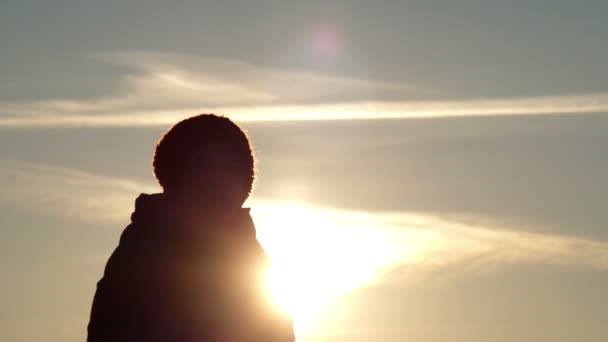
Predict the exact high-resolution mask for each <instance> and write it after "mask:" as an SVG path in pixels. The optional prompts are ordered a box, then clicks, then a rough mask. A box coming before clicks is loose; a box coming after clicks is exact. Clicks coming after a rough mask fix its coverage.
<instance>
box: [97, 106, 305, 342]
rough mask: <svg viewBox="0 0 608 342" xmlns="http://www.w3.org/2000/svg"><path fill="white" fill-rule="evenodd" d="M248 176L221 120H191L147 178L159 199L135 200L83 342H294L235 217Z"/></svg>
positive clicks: (243, 222) (244, 159) (173, 135)
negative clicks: (156, 188) (159, 190)
mask: <svg viewBox="0 0 608 342" xmlns="http://www.w3.org/2000/svg"><path fill="white" fill-rule="evenodd" d="M253 166H254V160H253V156H252V152H251V148H250V146H249V142H248V140H247V137H246V136H245V134H244V133H243V132H242V131H241V130H240V129H239V128H238V126H236V125H235V124H234V123H232V122H231V121H230V120H228V119H227V118H223V117H218V116H214V115H200V116H197V117H193V118H190V119H187V120H184V121H182V122H180V123H178V124H177V125H176V126H174V127H173V128H172V129H171V130H170V131H169V132H168V133H167V134H166V135H165V136H164V137H163V139H162V140H161V142H160V143H159V144H158V146H157V148H156V154H155V157H154V172H155V175H156V177H157V179H158V180H159V183H160V184H161V186H162V187H163V190H164V191H163V193H159V194H153V195H147V194H142V195H140V196H139V197H138V198H137V200H136V205H135V211H134V212H133V214H132V216H131V220H132V222H131V224H130V225H129V226H128V227H127V228H126V229H125V231H124V232H123V234H122V236H121V239H120V243H119V246H118V247H117V248H116V250H115V251H114V253H113V254H112V256H111V257H110V259H109V260H108V263H107V265H106V269H105V273H104V276H103V278H102V279H101V280H100V281H99V283H98V286H97V292H96V294H95V298H94V301H93V307H92V310H91V319H90V322H89V329H88V342H103V341H234V342H239V341H270V342H272V341H276V342H288V341H289V342H291V341H294V340H295V337H294V332H293V326H292V324H291V322H290V321H289V320H288V319H286V318H285V317H282V316H281V315H280V314H279V313H278V312H275V311H274V310H273V309H272V308H270V307H269V304H267V303H266V301H265V296H264V294H263V289H262V283H261V282H262V278H261V271H262V269H263V268H264V266H265V264H266V262H267V260H266V255H265V254H264V251H263V250H262V248H261V246H260V245H259V243H258V241H257V240H256V236H255V227H254V225H253V222H252V220H251V217H250V215H249V209H247V208H241V206H242V204H243V202H244V201H245V199H246V198H247V197H248V195H249V193H250V191H251V188H252V183H253V178H254V167H253Z"/></svg>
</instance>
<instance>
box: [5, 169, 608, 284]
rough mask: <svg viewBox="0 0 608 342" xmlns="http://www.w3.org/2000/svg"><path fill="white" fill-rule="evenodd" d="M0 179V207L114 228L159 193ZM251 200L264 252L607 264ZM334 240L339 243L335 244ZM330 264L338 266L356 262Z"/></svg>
mask: <svg viewBox="0 0 608 342" xmlns="http://www.w3.org/2000/svg"><path fill="white" fill-rule="evenodd" d="M0 179H2V182H1V183H0V205H2V206H5V207H6V206H13V207H14V206H17V207H19V208H21V209H23V210H30V211H33V212H36V213H40V214H45V215H52V216H58V217H62V218H65V219H68V220H75V221H76V222H85V223H104V224H107V225H112V226H116V228H117V229H119V228H121V227H120V226H122V225H123V224H125V223H126V222H127V221H128V215H129V214H130V212H131V210H132V208H133V201H134V199H135V197H136V196H137V195H138V194H139V193H140V192H154V191H157V190H158V188H157V187H156V186H154V185H146V184H141V183H138V182H134V181H130V180H126V179H120V178H113V177H105V176H99V175H94V174H90V173H87V172H83V171H80V170H75V169H69V168H61V167H52V166H47V165H39V164H30V163H22V162H14V161H2V162H1V163H0ZM250 204H251V205H252V207H253V208H254V209H253V215H254V219H255V221H256V223H257V225H258V230H259V232H258V234H259V238H260V240H261V242H262V244H264V245H265V246H266V247H267V250H268V253H269V254H270V255H271V256H273V255H274V256H281V255H282V254H285V253H283V252H284V251H289V253H290V254H291V255H293V253H303V254H304V255H307V254H310V257H311V258H313V257H314V255H313V254H315V251H316V252H317V253H320V252H322V251H327V252H328V253H329V252H330V251H333V252H339V251H341V250H342V249H344V250H347V249H349V250H351V251H352V250H356V251H357V255H359V256H360V257H361V258H364V259H365V260H368V261H369V260H375V264H374V267H375V268H376V269H375V270H374V272H386V271H389V270H392V269H395V268H400V267H402V268H403V269H404V270H407V271H408V272H421V273H425V272H430V271H433V270H438V269H444V268H446V267H450V266H454V265H459V268H458V269H459V271H462V270H465V271H472V272H485V271H488V270H494V269H496V268H497V267H500V266H505V265H512V264H554V265H570V266H576V267H588V268H595V269H602V270H607V269H608V244H607V243H606V242H602V241H595V240H590V239H583V238H575V237H569V236H561V235H553V234H540V233H532V232H526V231H521V229H518V231H514V230H513V231H512V230H508V229H501V228H497V227H496V226H492V225H479V226H475V225H469V224H464V223H460V222H455V221H450V220H445V219H442V218H439V217H434V216H430V215H422V214H418V213H390V212H389V213H371V212H354V211H345V210H341V209H329V208H319V207H315V206H314V205H312V204H310V203H300V202H285V201H279V200H278V199H256V198H254V199H253V200H252V201H251V203H250ZM273 241H281V243H280V244H276V243H273ZM336 241H342V242H341V243H340V245H334V243H335V242H336ZM379 251H380V252H381V253H380V254H378V253H379ZM333 252H332V253H333ZM336 262H337V263H338V265H334V266H336V267H340V266H346V265H348V263H353V262H355V261H353V260H350V259H339V258H338V259H337V261H336ZM340 263H342V265H339V264H340ZM463 265H464V267H462V266H463Z"/></svg>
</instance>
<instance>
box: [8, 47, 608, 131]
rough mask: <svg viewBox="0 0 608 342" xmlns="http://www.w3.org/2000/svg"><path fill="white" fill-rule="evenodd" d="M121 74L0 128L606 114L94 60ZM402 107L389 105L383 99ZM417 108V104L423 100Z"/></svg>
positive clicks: (261, 71)
mask: <svg viewBox="0 0 608 342" xmlns="http://www.w3.org/2000/svg"><path fill="white" fill-rule="evenodd" d="M95 57H96V58H98V59H99V60H100V61H102V62H105V63H112V64H114V65H116V66H120V67H125V68H127V69H128V70H129V72H128V73H127V74H126V75H125V76H124V77H123V78H122V79H120V80H119V83H118V85H117V87H116V89H114V90H112V91H111V93H110V94H109V95H104V96H100V97H98V98H94V99H91V100H79V99H54V100H48V101H37V102H30V103H0V126H12V127H29V126H48V127H56V126H95V127H97V126H126V127H130V126H157V125H163V126H164V125H168V124H172V123H174V122H176V121H178V120H180V119H182V118H185V117H187V116H190V115H192V114H194V113H201V112H214V113H223V114H226V115H228V116H230V117H232V118H234V119H235V120H238V121H280V120H352V119H379V118H426V117H449V116H484V115H531V114H563V113H593V112H607V111H608V93H605V92H598V93H590V94H569V95H554V96H537V97H518V98H488V99H485V98H481V99H463V100H443V99H442V97H441V94H440V92H439V91H437V90H436V89H432V88H429V87H426V86H416V85H407V84H405V85H404V84H397V83H389V82H380V81H371V80H360V79H348V78H340V77H335V76H327V75H322V74H316V73H308V72H296V71H287V70H278V69H273V68H269V67H262V66H256V65H252V64H248V63H243V62H238V61H228V60H219V59H213V58H204V57H193V56H185V55H175V54H165V53H154V52H124V53H113V54H98V55H95ZM396 98H398V99H401V100H399V101H392V100H391V101H388V99H396ZM422 99H424V100H422Z"/></svg>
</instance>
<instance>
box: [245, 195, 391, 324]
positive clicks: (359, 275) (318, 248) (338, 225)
mask: <svg viewBox="0 0 608 342" xmlns="http://www.w3.org/2000/svg"><path fill="white" fill-rule="evenodd" d="M254 208H255V210H254V212H253V215H254V220H255V222H256V226H257V229H258V239H259V240H260V242H261V243H262V245H263V246H264V249H265V250H266V252H267V253H268V254H269V256H270V257H271V259H272V263H271V265H270V266H269V267H268V269H267V270H266V272H265V275H264V277H265V279H264V282H265V288H266V292H267V294H268V296H269V298H270V300H271V302H272V303H273V304H274V305H275V306H276V308H278V309H279V310H282V311H284V312H286V313H288V314H290V315H292V316H293V317H294V319H295V320H296V326H297V325H298V323H299V322H300V323H301V322H302V321H306V320H309V319H312V318H314V317H315V316H317V315H319V314H320V313H321V312H322V311H323V310H324V309H325V308H326V307H327V305H329V304H331V302H332V300H334V299H335V298H336V297H337V296H339V295H340V294H343V293H345V292H347V291H350V290H352V289H355V288H357V287H361V286H364V285H366V284H369V283H370V282H373V281H374V280H375V279H377V278H378V275H379V274H380V273H381V271H382V270H383V269H385V266H387V265H388V264H390V263H391V261H392V260H393V251H392V248H391V245H390V242H389V241H387V239H386V237H385V236H383V235H382V234H381V233H380V231H374V230H370V229H369V228H368V229H361V227H360V226H359V225H358V224H357V222H356V219H353V218H348V217H341V218H340V217H334V216H333V215H331V213H330V212H328V211H323V210H319V209H315V208H312V207H307V206H303V205H301V204H289V203H281V204H276V203H275V204H272V205H256V206H255V207H254Z"/></svg>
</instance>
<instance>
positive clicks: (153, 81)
mask: <svg viewBox="0 0 608 342" xmlns="http://www.w3.org/2000/svg"><path fill="white" fill-rule="evenodd" d="M607 10H608V4H607V3H605V2H603V1H578V2H572V1H561V0H552V1H548V0H531V1H530V0H529V1H519V0H512V1H509V2H506V1H501V2H498V1H490V0H488V1H464V0H462V1H456V0H451V1H437V0H426V1H373V2H372V1H358V0H351V1H314V0H311V1H306V2H287V1H265V0H261V1H255V2H254V1H233V0H224V1H174V2H171V3H167V2H161V1H152V0H149V1H143V0H131V1H110V0H108V1H104V2H99V1H97V2H93V1H67V0H57V1H53V2H48V1H45V2H43V1H28V0H20V1H13V0H0V43H1V45H0V56H1V58H0V176H1V177H0V222H1V224H0V253H1V255H2V258H0V269H1V270H2V275H3V281H2V282H0V293H2V295H1V297H0V298H1V300H2V304H3V305H2V306H3V308H4V310H3V311H2V312H1V313H0V317H1V319H0V339H1V340H6V341H18V342H19V341H24V342H25V341H37V340H40V339H42V338H44V339H46V340H50V341H82V340H83V339H84V336H85V334H86V324H87V322H88V314H89V310H90V303H91V300H92V296H93V293H94V290H95V283H96V281H97V280H98V279H99V278H100V277H101V274H102V271H103V266H104V264H105V261H106V260H107V257H108V256H109V255H110V253H111V252H112V250H113V249H114V248H115V246H116V243H117V241H118V237H119V236H120V233H121V231H122V229H123V228H124V226H125V225H126V224H128V223H129V214H130V212H131V211H132V210H133V202H134V199H135V198H136V197H137V195H138V194H139V193H141V192H148V193H149V192H156V191H159V188H158V186H157V185H156V183H155V180H154V178H153V176H152V171H151V158H152V155H153V150H154V145H155V143H156V142H157V141H158V139H159V137H160V136H161V135H162V134H163V132H164V131H166V130H167V129H168V128H169V127H170V126H171V125H172V124H173V123H175V122H177V121H179V120H180V119H182V118H185V117H188V116H191V115H194V114H198V113H203V112H214V113H222V114H225V115H226V116H228V117H230V118H232V119H234V120H235V121H237V122H238V123H239V124H240V125H241V126H242V127H243V128H244V129H246V130H247V132H248V135H249V136H250V137H251V139H252V142H253V145H254V147H255V150H256V157H257V171H258V178H257V181H256V184H255V189H254V194H253V197H252V198H251V199H250V202H249V203H248V205H251V207H252V212H253V216H254V220H255V222H256V225H257V229H258V237H259V239H260V241H261V242H262V244H263V245H264V247H265V248H266V250H267V252H268V253H269V255H270V256H271V257H273V258H274V259H275V260H276V261H277V265H278V266H277V268H276V270H275V272H277V274H278V278H279V281H278V283H277V284H278V286H279V288H280V291H278V290H276V292H275V294H279V295H280V296H279V297H282V300H283V301H287V302H289V307H290V310H292V312H293V314H294V316H295V319H296V328H297V334H298V341H311V342H321V341H428V342H439V341H446V340H448V341H467V342H471V341H472V342H475V341H492V342H494V341H496V342H499V341H500V342H502V341H504V342H507V341H551V342H553V341H573V340H582V341H606V339H608V328H606V324H605V322H608V309H607V308H608V294H606V291H605V289H606V288H607V286H608V226H607V223H606V222H607V220H606V216H605V215H606V210H607V209H608V208H607V207H606V204H605V203H606V199H607V198H608V183H607V182H606V176H605V175H606V174H608V155H607V154H606V151H605V148H604V147H605V146H608V116H606V113H608V70H607V69H606V68H605V60H606V59H607V58H608V45H606V44H605V38H606V36H607V35H608V24H607V23H606V21H605V19H604V13H606V11H607ZM277 284H275V285H277ZM298 298H300V299H301V298H304V299H306V300H297V299H298Z"/></svg>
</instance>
